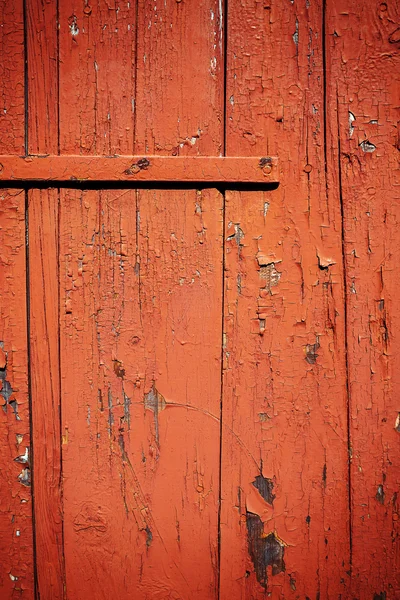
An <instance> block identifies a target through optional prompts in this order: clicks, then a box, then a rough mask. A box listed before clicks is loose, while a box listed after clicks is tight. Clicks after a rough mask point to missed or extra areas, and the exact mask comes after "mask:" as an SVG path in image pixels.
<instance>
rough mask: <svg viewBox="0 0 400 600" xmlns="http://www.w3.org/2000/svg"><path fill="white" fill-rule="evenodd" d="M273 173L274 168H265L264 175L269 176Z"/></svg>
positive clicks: (267, 166)
mask: <svg viewBox="0 0 400 600" xmlns="http://www.w3.org/2000/svg"><path fill="white" fill-rule="evenodd" d="M271 171H272V167H271V165H265V167H263V173H264V175H269V174H270V173H271Z"/></svg>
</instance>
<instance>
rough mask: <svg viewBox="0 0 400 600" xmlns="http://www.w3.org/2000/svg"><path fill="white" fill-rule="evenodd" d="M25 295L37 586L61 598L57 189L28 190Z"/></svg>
mask: <svg viewBox="0 0 400 600" xmlns="http://www.w3.org/2000/svg"><path fill="white" fill-rule="evenodd" d="M28 193H29V196H28V197H29V267H30V268H29V293H30V306H29V309H30V310H29V314H30V321H29V323H30V371H31V399H32V403H31V404H32V441H33V450H34V465H33V466H34V511H35V544H36V560H37V590H38V594H40V597H42V598H52V599H54V600H56V599H58V598H63V588H64V568H63V535H62V506H61V493H62V490H61V436H60V382H59V325H58V310H59V303H58V253H57V249H58V233H59V232H58V190H54V189H50V190H30V191H29V192H28Z"/></svg>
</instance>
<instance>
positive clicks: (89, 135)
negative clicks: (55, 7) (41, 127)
mask: <svg viewBox="0 0 400 600" xmlns="http://www.w3.org/2000/svg"><path fill="white" fill-rule="evenodd" d="M59 19H60V25H59V27H60V29H59V44H60V82H59V85H60V150H61V153H65V154H68V153H70V154H100V155H106V156H108V155H113V154H132V153H133V135H134V134H133V125H134V115H133V109H134V89H135V73H134V64H135V62H134V61H135V36H136V7H135V3H134V2H125V1H122V0H112V1H111V2H106V0H95V1H94V2H90V3H89V2H81V1H78V0H73V1H72V2H61V3H60V17H59Z"/></svg>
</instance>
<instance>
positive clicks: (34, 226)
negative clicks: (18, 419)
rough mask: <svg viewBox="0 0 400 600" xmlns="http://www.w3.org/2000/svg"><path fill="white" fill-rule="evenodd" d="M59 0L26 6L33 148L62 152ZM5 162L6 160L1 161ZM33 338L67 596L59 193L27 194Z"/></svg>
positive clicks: (44, 528)
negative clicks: (62, 478)
mask: <svg viewBox="0 0 400 600" xmlns="http://www.w3.org/2000/svg"><path fill="white" fill-rule="evenodd" d="M57 10H58V3H57V2H52V1H50V0H35V1H33V2H27V3H26V19H27V30H26V42H27V57H28V65H27V69H28V115H29V121H28V132H27V133H28V135H27V142H28V149H29V152H31V153H40V154H46V153H51V154H57V152H58V141H59V140H58V137H59V131H58V40H57ZM0 162H1V161H0ZM28 223H29V230H28V234H29V235H28V238H29V298H30V302H29V317H30V319H29V327H30V331H29V335H30V378H31V406H32V409H31V410H32V444H33V450H34V465H33V475H34V514H35V530H34V535H35V553H36V590H37V595H38V597H40V598H52V600H61V599H62V598H64V580H65V576H64V548H63V532H62V504H61V495H62V482H61V434H60V377H59V370H60V365H59V318H58V312H59V301H58V300H59V298H58V294H59V286H58V275H59V273H58V244H59V239H58V238H59V230H58V191H57V190H56V189H49V190H30V191H29V192H28Z"/></svg>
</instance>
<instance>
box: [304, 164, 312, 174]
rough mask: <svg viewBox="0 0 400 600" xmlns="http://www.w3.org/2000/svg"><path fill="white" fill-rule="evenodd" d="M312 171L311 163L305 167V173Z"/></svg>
mask: <svg viewBox="0 0 400 600" xmlns="http://www.w3.org/2000/svg"><path fill="white" fill-rule="evenodd" d="M311 171H312V166H311V165H306V166H305V167H304V172H305V173H311Z"/></svg>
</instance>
